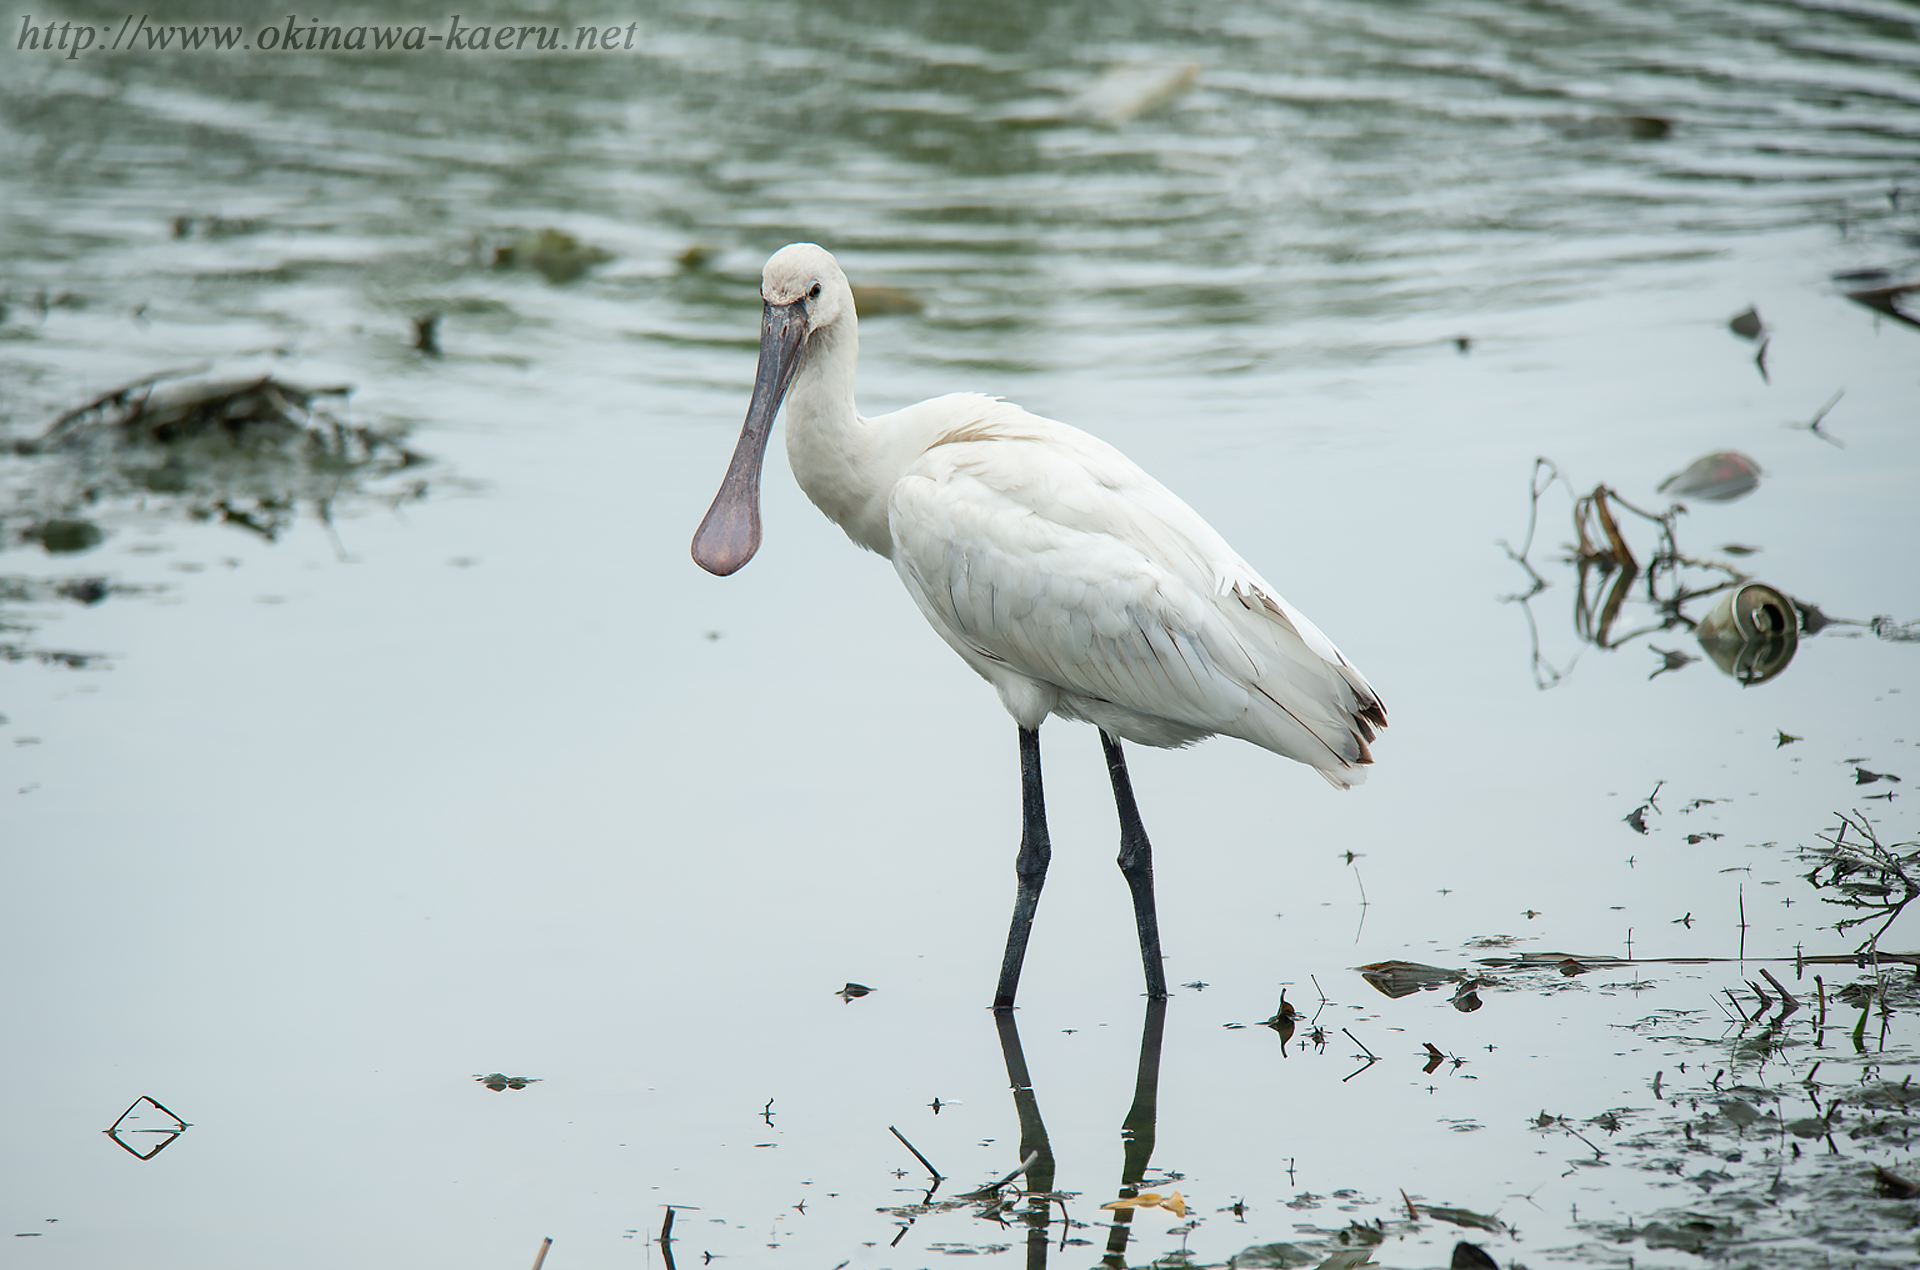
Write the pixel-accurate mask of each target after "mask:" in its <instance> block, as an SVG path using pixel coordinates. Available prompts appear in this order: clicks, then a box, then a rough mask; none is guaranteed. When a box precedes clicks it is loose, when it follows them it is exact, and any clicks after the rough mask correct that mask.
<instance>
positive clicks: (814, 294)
mask: <svg viewBox="0 0 1920 1270" xmlns="http://www.w3.org/2000/svg"><path fill="white" fill-rule="evenodd" d="M807 294H808V295H809V296H811V297H813V298H814V299H816V300H818V299H819V298H820V284H819V283H817V282H816V283H814V284H813V290H811V291H809V292H807Z"/></svg>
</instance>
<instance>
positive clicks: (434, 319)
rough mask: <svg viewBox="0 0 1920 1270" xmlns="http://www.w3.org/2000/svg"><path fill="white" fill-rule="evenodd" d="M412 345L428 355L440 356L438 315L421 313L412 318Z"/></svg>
mask: <svg viewBox="0 0 1920 1270" xmlns="http://www.w3.org/2000/svg"><path fill="white" fill-rule="evenodd" d="M413 347H414V349H415V351H417V352H419V353H423V354H425V355H426V356H428V357H438V356H440V315H439V314H438V313H422V314H421V315H420V316H418V317H416V318H414V319H413Z"/></svg>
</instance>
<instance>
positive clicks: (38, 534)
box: [20, 517, 106, 556]
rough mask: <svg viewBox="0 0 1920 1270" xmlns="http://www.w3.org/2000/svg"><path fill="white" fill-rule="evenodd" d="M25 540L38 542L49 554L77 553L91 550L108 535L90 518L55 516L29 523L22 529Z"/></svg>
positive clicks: (21, 533) (21, 532)
mask: <svg viewBox="0 0 1920 1270" xmlns="http://www.w3.org/2000/svg"><path fill="white" fill-rule="evenodd" d="M20 537H21V539H22V540H23V541H25V542H37V543H39V544H40V547H41V549H42V550H44V551H45V552H46V553H47V554H48V555H56V556H60V555H75V554H78V553H79V552H82V551H91V550H92V549H93V548H95V547H97V546H99V545H100V543H101V542H102V541H103V540H104V539H105V537H106V535H105V534H103V533H102V532H101V531H100V526H98V525H96V524H94V523H93V522H92V521H90V520H70V519H67V518H65V517H55V518H53V519H52V520H43V521H41V522H40V523H39V524H37V525H29V526H28V527H27V528H25V529H23V530H21V531H20Z"/></svg>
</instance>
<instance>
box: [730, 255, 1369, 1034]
mask: <svg viewBox="0 0 1920 1270" xmlns="http://www.w3.org/2000/svg"><path fill="white" fill-rule="evenodd" d="M760 294H761V298H762V300H763V301H764V302H765V303H764V307H763V310H762V315H761V324H760V362H759V368H758V371H757V373H756V375H755V377H754V386H753V398H752V402H751V404H750V405H749V406H748V407H747V418H746V423H745V425H744V426H743V427H742V429H741V432H740V440H739V443H738V445H737V446H736V447H735V449H734V453H733V461H732V463H731V465H730V466H729V467H728V469H727V475H726V478H725V480H724V481H723V482H722V483H721V486H720V492H719V494H718V495H716V496H715V498H714V500H713V506H712V507H711V508H709V509H708V511H707V515H706V519H705V520H703V521H702V522H701V524H700V528H699V530H698V531H697V532H696V533H695V534H694V538H693V558H694V560H695V561H696V562H697V563H698V564H699V565H700V566H701V567H702V568H704V569H706V570H707V571H708V572H710V573H715V574H719V575H722V576H725V575H727V574H730V573H733V572H734V571H735V570H737V569H739V568H740V567H741V566H743V565H745V564H746V563H747V561H748V560H750V559H752V557H753V554H754V552H755V551H757V550H758V549H759V546H760V468H761V460H762V458H763V457H764V455H765V453H766V448H767V438H768V436H769V434H770V431H771V429H772V426H773V420H774V416H775V415H776V414H777V413H778V412H779V410H780V407H781V404H782V402H784V403H785V405H786V419H787V460H788V462H789V463H790V464H791V466H792V468H793V474H794V477H795V479H797V480H798V481H799V482H800V488H801V489H803V490H805V491H806V494H807V497H808V498H810V499H812V500H813V503H814V505H815V506H816V507H818V508H819V509H820V510H821V511H823V512H825V513H826V515H827V517H828V519H830V520H832V521H833V522H834V523H835V524H837V525H839V526H840V527H841V528H842V529H844V530H845V531H846V533H847V536H848V537H849V538H851V539H853V541H854V542H856V543H858V544H859V545H860V546H862V547H865V548H867V549H868V550H869V551H873V552H877V553H878V554H880V555H882V556H885V557H886V558H888V559H889V560H891V561H893V567H894V569H895V571H896V572H898V573H899V575H900V581H901V582H902V583H904V584H905V585H906V588H907V592H908V594H910V595H912V596H913V599H914V603H916V604H918V605H919V606H920V612H921V613H922V614H923V615H925V617H926V619H927V621H928V622H929V623H930V624H931V625H932V626H933V629H934V630H935V631H937V632H939V634H940V637H941V638H942V639H944V640H946V641H947V643H948V644H949V645H951V646H952V648H953V650H954V651H955V652H956V653H958V654H960V656H961V658H962V659H963V660H964V661H965V662H966V663H967V664H968V665H969V666H971V667H973V668H974V670H976V671H977V672H979V674H980V675H981V677H982V678H984V679H986V680H987V681H988V682H989V683H991V684H992V685H993V686H994V688H995V689H996V690H998V692H999V694H1000V701H1001V704H1002V705H1004V706H1005V707H1006V709H1007V713H1009V714H1011V715H1012V716H1013V718H1014V722H1015V723H1016V724H1017V725H1018V726H1019V732H1020V771H1021V786H1022V795H1023V799H1022V801H1023V827H1022V832H1021V839H1020V853H1019V856H1018V859H1017V861H1016V864H1015V875H1016V878H1017V879H1018V889H1017V892H1016V898H1015V902H1014V913H1013V922H1012V926H1011V928H1010V929H1009V931H1008V933H1007V950H1006V955H1005V958H1004V959H1003V960H1002V962H1001V967H1000V980H999V986H998V989H997V991H996V992H995V994H994V1008H995V1009H997V1010H1004V1009H1011V1008H1012V1006H1013V998H1014V992H1015V990H1016V988H1017V987H1018V986H1019V982H1020V968H1021V964H1022V962H1023V961H1024V959H1025V955H1026V945H1027V934H1028V931H1029V928H1030V927H1031V925H1032V922H1033V915H1034V910H1035V908H1036V906H1037V905H1038V903H1039V898H1040V889H1041V886H1042V884H1043V883H1044V882H1045V880H1046V871H1047V864H1048V861H1049V859H1050V858H1051V855H1052V851H1051V849H1050V847H1049V845H1048V842H1047V825H1046V807H1045V802H1044V798H1043V795H1042V791H1041V782H1040V735H1039V728H1040V724H1041V723H1042V722H1043V721H1044V720H1045V719H1046V717H1047V716H1048V715H1050V714H1055V715H1059V716H1060V717H1062V718H1066V719H1080V720H1084V721H1085V722H1088V723H1092V724H1094V725H1095V726H1097V727H1098V728H1099V729H1100V742H1101V745H1102V747H1103V748H1104V749H1105V751H1106V758H1107V770H1108V774H1109V775H1110V776H1111V778H1112V781H1113V792H1114V802H1115V804H1116V806H1117V808H1118V810H1119V813H1120V860H1119V863H1120V871H1121V873H1122V874H1123V875H1124V876H1125V878H1126V880H1127V885H1128V888H1129V889H1130V890H1131V891H1132V894H1133V905H1134V919H1135V925H1136V927H1137V928H1138V931H1139V936H1140V956H1141V961H1142V964H1143V966H1144V968H1145V971H1146V979H1147V995H1148V996H1149V997H1151V998H1154V999H1159V998H1163V997H1165V996H1166V994H1167V988H1166V977H1165V974H1164V972H1163V971H1162V969H1161V964H1160V961H1161V958H1160V941H1159V929H1158V923H1157V921H1156V918H1155V915H1154V903H1153V862H1152V854H1151V848H1150V846H1149V844H1148V841H1147V835H1146V830H1145V829H1144V828H1143V827H1142V826H1141V824H1140V816H1139V812H1138V810H1137V809H1136V808H1135V806H1134V800H1133V790H1132V786H1131V783H1130V782H1129V780H1128V777H1127V768H1126V760H1125V758H1124V757H1123V756H1122V754H1121V750H1120V740H1121V739H1123V738H1124V739H1125V740H1129V741H1133V742H1136V743H1138V744H1141V745H1154V746H1183V745H1190V744H1192V743H1193V742H1195V741H1199V740H1202V739H1204V738H1206V737H1208V736H1213V735H1216V734H1218V735H1222V736H1233V737H1239V738H1240V739H1241V740H1244V741H1251V742H1253V743H1254V744H1255V745H1258V746H1262V747H1264V748H1266V749H1269V750H1272V751H1273V752H1274V753H1276V754H1282V755H1285V756H1286V757H1288V758H1290V759H1294V760H1296V761H1298V762H1301V763H1305V764H1306V765H1307V766H1309V767H1312V768H1313V769H1315V770H1316V771H1318V772H1319V773H1320V774H1321V775H1322V776H1324V777H1326V779H1327V780H1328V781H1330V782H1331V783H1332V784H1333V785H1335V786H1336V787H1338V788H1341V789H1345V788H1347V787H1349V786H1351V785H1354V784H1357V783H1359V782H1360V780H1361V779H1362V778H1363V777H1364V776H1365V774H1366V772H1365V766H1366V765H1367V764H1369V763H1371V762H1373V755H1372V754H1371V753H1370V752H1369V750H1368V742H1370V741H1372V740H1373V739H1374V730H1375V729H1376V728H1383V727H1385V726H1386V724H1387V716H1386V711H1385V709H1384V708H1383V707H1382V706H1381V704H1380V698H1379V696H1378V695H1376V694H1375V692H1374V691H1373V689H1372V688H1371V687H1370V686H1369V685H1368V684H1367V681H1366V679H1365V678H1364V677H1363V676H1362V675H1361V674H1360V672H1359V671H1358V670H1356V669H1355V668H1354V666H1353V664H1352V663H1351V662H1349V661H1348V660H1347V659H1346V658H1345V657H1343V656H1342V655H1341V654H1340V650H1339V649H1338V648H1335V647H1334V646H1333V643H1332V641H1330V640H1329V639H1328V638H1327V637H1326V636H1325V635H1322V634H1321V633H1320V629H1319V628H1318V627H1316V626H1315V625H1314V624H1313V623H1312V622H1310V621H1308V620H1307V619H1306V617H1305V615H1303V614H1302V613H1301V612H1300V611H1299V610H1297V609H1295V608H1294V607H1293V606H1292V605H1290V604H1288V603H1287V602H1286V601H1285V600H1284V599H1282V598H1280V593H1279V592H1278V591H1276V590H1275V589H1274V588H1273V587H1272V586H1271V585H1269V584H1268V583H1267V581H1266V580H1265V579H1264V578H1262V577H1261V576H1260V575H1259V574H1258V573H1256V572H1254V570H1253V567H1252V566H1251V565H1249V564H1248V563H1247V562H1246V561H1245V560H1243V559H1241V558H1240V556H1239V555H1238V554H1237V553H1236V552H1235V551H1234V550H1233V548H1231V547H1229V546H1228V545H1227V543H1226V540H1225V539H1223V538H1222V537H1221V536H1220V535H1219V534H1218V533H1216V532H1215V531H1214V529H1213V527H1212V526H1210V525H1208V524H1207V522H1206V521H1204V520H1202V519H1201V518H1200V516H1199V515H1198V513H1196V512H1195V511H1194V510H1193V509H1192V508H1190V507H1188V506H1187V505H1186V504H1185V503H1183V502H1182V501H1180V499H1179V498H1177V497H1175V496H1174V495H1173V494H1172V493H1171V492H1170V491H1169V490H1168V489H1167V488H1166V487H1165V486H1164V485H1161V484H1160V483H1159V482H1158V481H1156V480H1154V479H1153V478H1152V477H1151V476H1148V475H1147V474H1146V473H1145V472H1144V471H1142V470H1141V469H1140V468H1139V467H1138V466H1136V465H1135V464H1134V463H1133V462H1132V461H1131V460H1129V459H1128V458H1127V457H1126V456H1125V455H1123V454H1121V453H1120V452H1119V451H1118V450H1116V449H1114V448H1113V447H1112V446H1110V445H1108V444H1107V443H1106V442H1104V441H1101V440H1099V439H1098V438H1096V437H1093V436H1089V435H1088V434H1087V433H1085V432H1081V431H1080V430H1078V429H1077V428H1071V427H1068V426H1067V425H1066V424H1063V423H1056V422H1054V421H1053V420H1051V419H1042V418H1040V417H1039V416H1037V415H1032V414H1028V413H1027V412H1026V411H1025V410H1022V409H1021V408H1020V407H1018V406H1016V405H1013V404H1011V403H1009V402H1006V401H1002V400H1000V399H999V398H996V397H985V396H980V395H978V394H975V393H953V394H950V395H948V396H944V397H935V398H933V399H932V400H930V401H923V402H921V403H920V404H919V405H915V406H908V407H907V408H906V409H904V410H898V411H895V412H894V413H893V414H890V415H882V416H880V417H879V418H877V419H867V418H863V417H861V415H860V413H859V412H858V411H857V410H856V409H855V408H854V401H853V376H854V364H855V362H856V361H857V360H858V357H859V335H858V331H857V321H856V318H855V315H854V301H853V292H852V290H851V289H850V288H849V287H848V285H847V279H846V275H845V274H844V273H842V272H841V270H840V266H839V264H838V263H837V262H836V261H835V260H834V258H833V256H832V255H831V254H829V253H828V252H827V251H826V250H825V249H823V248H821V247H818V246H815V245H814V244H812V243H794V244H792V245H790V246H787V247H783V248H781V249H780V250H779V251H777V252H775V253H774V255H773V257H772V258H771V259H770V260H768V261H767V267H766V270H765V272H764V274H763V275H762V279H761V284H760Z"/></svg>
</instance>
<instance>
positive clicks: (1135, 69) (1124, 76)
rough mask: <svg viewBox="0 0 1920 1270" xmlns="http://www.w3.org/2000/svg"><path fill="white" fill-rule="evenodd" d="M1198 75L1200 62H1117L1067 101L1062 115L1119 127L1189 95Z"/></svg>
mask: <svg viewBox="0 0 1920 1270" xmlns="http://www.w3.org/2000/svg"><path fill="white" fill-rule="evenodd" d="M1199 77H1200V63H1198V62H1174V63H1170V64H1163V65H1153V66H1116V67H1114V68H1113V69H1112V70H1109V71H1108V72H1107V73H1106V74H1104V75H1102V76H1101V77H1100V78H1099V79H1098V80H1097V81H1095V82H1094V84H1093V86H1092V87H1091V88H1089V89H1087V90H1086V91H1085V92H1083V93H1081V94H1080V95H1079V96H1078V97H1075V98H1074V99H1073V100H1072V101H1070V102H1068V103H1067V104H1066V106H1065V107H1064V108H1063V109H1062V110H1061V115H1062V117H1063V118H1067V119H1078V120H1082V121H1085V122H1087V123H1098V124H1105V125H1106V126H1107V127H1109V128H1117V127H1119V126H1120V125H1121V124H1123V123H1127V122H1129V121H1131V120H1134V119H1138V118H1140V116H1142V115H1150V114H1152V113H1153V112H1154V111H1156V110H1160V109H1162V108H1164V107H1166V106H1169V105H1172V104H1173V103H1174V102H1175V101H1178V100H1179V99H1180V98H1181V97H1183V96H1185V95H1186V93H1187V91H1188V90H1189V89H1191V88H1192V87H1193V85H1194V81H1195V80H1197V79H1199Z"/></svg>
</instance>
